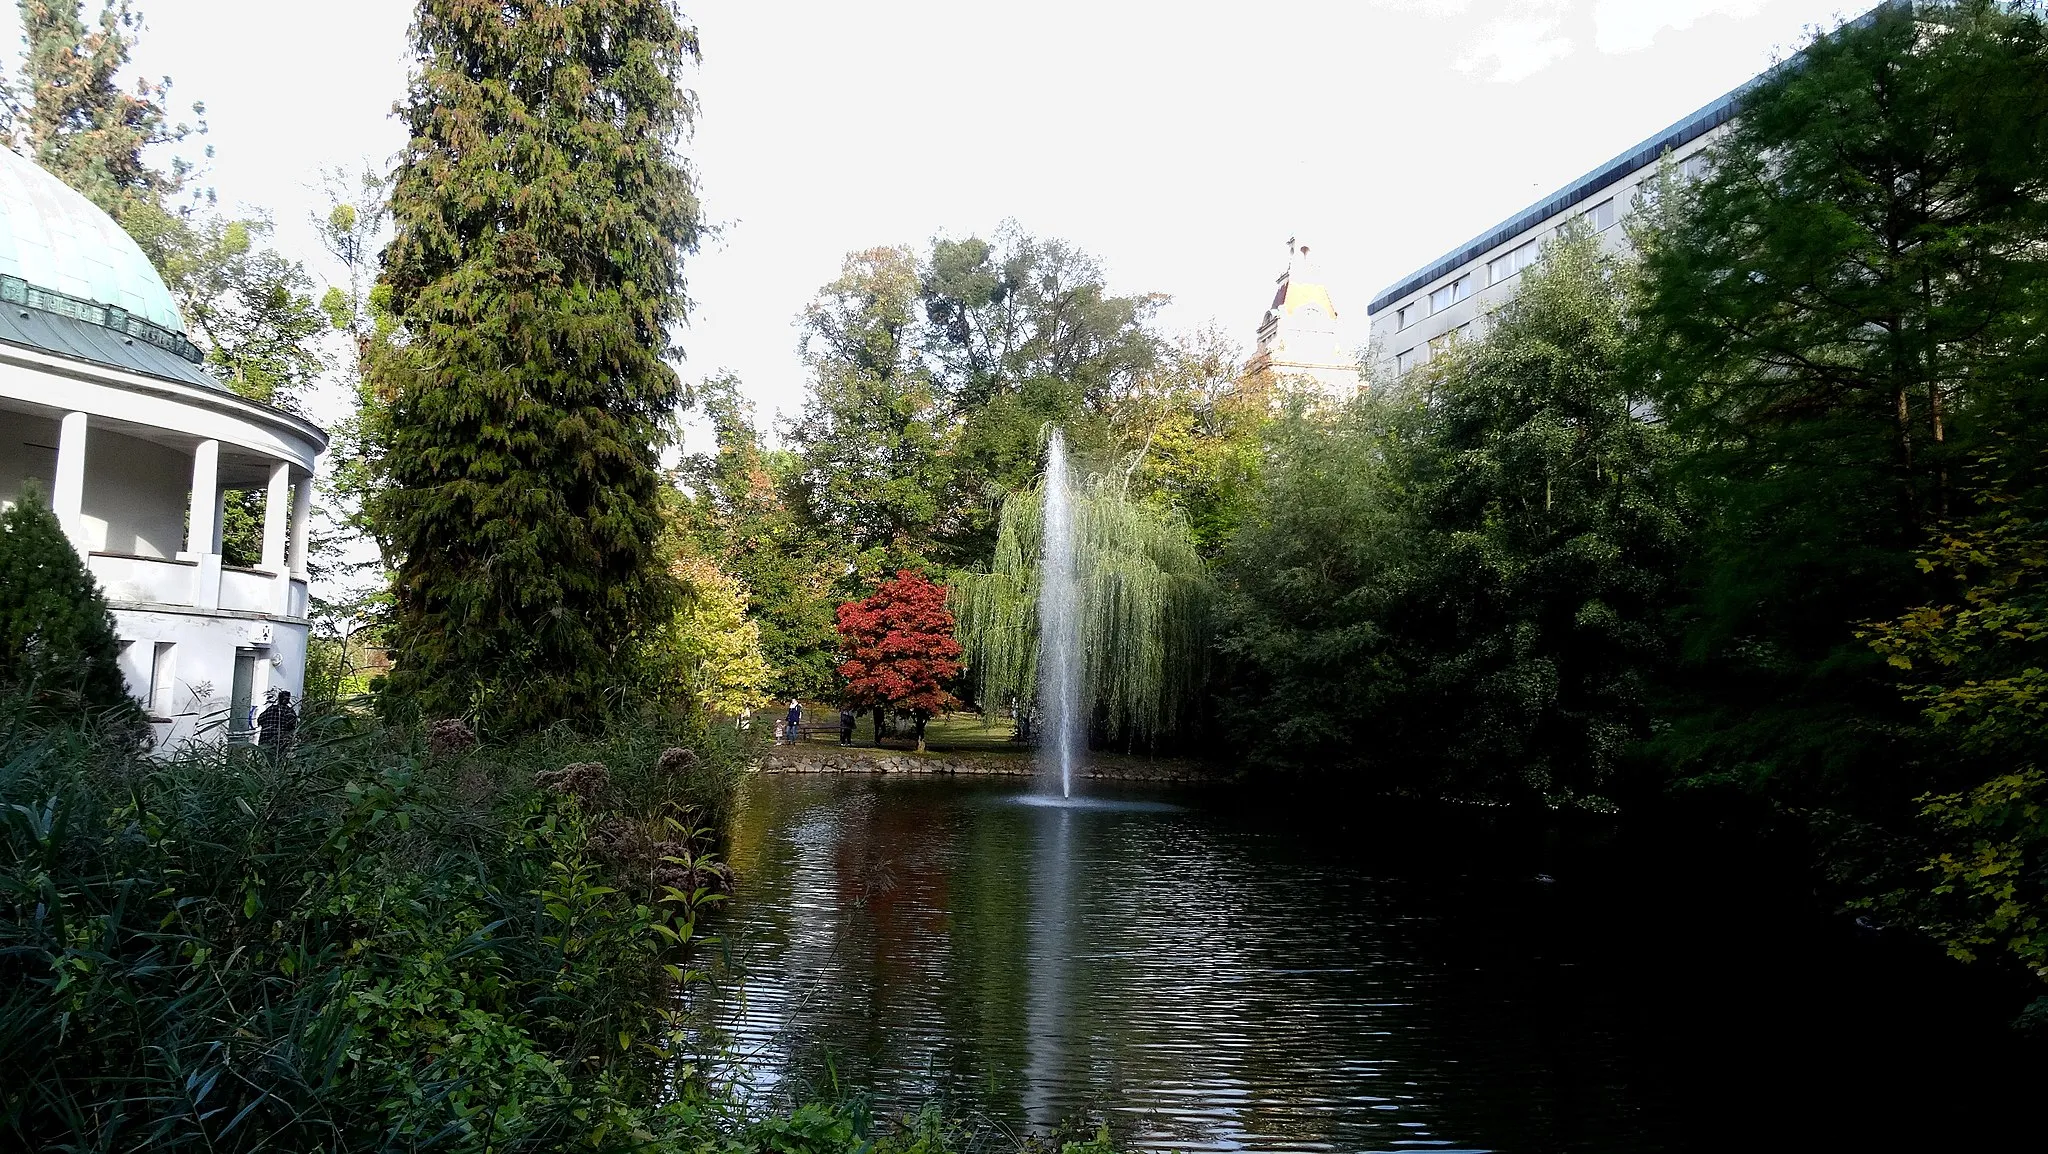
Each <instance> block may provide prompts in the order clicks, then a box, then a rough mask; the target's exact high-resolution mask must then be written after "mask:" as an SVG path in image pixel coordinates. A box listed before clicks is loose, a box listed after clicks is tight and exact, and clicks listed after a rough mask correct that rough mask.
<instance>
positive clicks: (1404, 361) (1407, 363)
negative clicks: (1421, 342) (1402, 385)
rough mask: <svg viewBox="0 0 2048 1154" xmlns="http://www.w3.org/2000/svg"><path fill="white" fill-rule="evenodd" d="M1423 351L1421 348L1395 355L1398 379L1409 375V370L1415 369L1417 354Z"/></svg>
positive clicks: (1395, 370) (1395, 372)
mask: <svg viewBox="0 0 2048 1154" xmlns="http://www.w3.org/2000/svg"><path fill="white" fill-rule="evenodd" d="M1421 351H1422V350H1420V349H1419V348H1418V349H1407V350H1405V351H1403V352H1399V353H1396V354H1394V375H1395V376H1397V377H1398V376H1406V375H1408V370H1409V369H1412V368H1414V367H1415V359H1416V354H1417V353H1419V352H1421Z"/></svg>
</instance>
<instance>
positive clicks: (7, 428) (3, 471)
mask: <svg viewBox="0 0 2048 1154" xmlns="http://www.w3.org/2000/svg"><path fill="white" fill-rule="evenodd" d="M57 428H58V425H57V421H56V420H55V419H46V418H43V417H34V416H30V415H29V414H27V413H14V412H8V411H7V410H5V409H0V509H7V508H12V507H13V506H14V502H15V501H16V500H18V499H20V497H21V486H22V482H24V481H27V480H31V479H33V480H35V481H37V482H39V483H41V485H42V486H43V500H44V501H48V500H49V499H50V490H51V488H52V487H53V486H55V485H56V483H57V448H56V445H57Z"/></svg>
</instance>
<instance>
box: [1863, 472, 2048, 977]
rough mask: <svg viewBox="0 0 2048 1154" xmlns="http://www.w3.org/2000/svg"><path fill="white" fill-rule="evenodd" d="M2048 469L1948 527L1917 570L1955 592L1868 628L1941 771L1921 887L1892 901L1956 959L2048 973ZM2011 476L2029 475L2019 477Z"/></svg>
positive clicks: (1924, 828) (1926, 825)
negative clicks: (2043, 492)
mask: <svg viewBox="0 0 2048 1154" xmlns="http://www.w3.org/2000/svg"><path fill="white" fill-rule="evenodd" d="M2044 478H2048V467H2044V465H2043V464H2042V463H2038V462H2037V463H2036V465H2035V467H2034V468H2033V469H2031V470H2029V471H2028V472H2027V473H2025V474H2023V475H2022V476H2021V477H2019V478H2016V479H2008V481H2007V483H2004V484H1998V485H1996V486H1994V492H1993V493H1992V494H1990V495H1987V497H1986V502H1985V503H1986V511H1985V513H1984V514H1983V515H1982V516H1980V517H1978V518H1977V519H1975V520H1974V521H1973V522H1970V523H1965V524H1954V525H1950V526H1946V527H1945V528H1944V529H1943V530H1942V531H1941V532H1940V533H1938V535H1937V541H1936V543H1935V545H1934V547H1933V548H1932V549H1931V550H1930V551H1929V552H1928V553H1927V554H1926V555H1925V556H1924V557H1922V558H1921V561H1920V565H1921V568H1922V569H1924V570H1925V571H1927V572H1928V573H1930V574H1933V575H1935V576H1937V577H1938V578H1940V579H1941V580H1942V581H1943V583H1944V584H1945V585H1946V586H1947V587H1948V588H1949V589H1952V590H1954V591H1955V592H1956V594H1957V598H1956V600H1954V601H1950V602H1945V603H1931V604H1928V605H1923V606H1919V607H1916V608H1914V609H1912V610H1910V611H1908V612H1906V613H1904V614H1902V615H1901V616H1899V617H1898V618H1896V619H1894V620H1891V621H1888V622H1882V623H1879V624H1877V625H1875V626H1873V627H1872V628H1871V629H1870V630H1869V631H1868V632H1867V633H1866V634H1865V637H1866V639H1867V640H1868V641H1869V643H1870V645H1871V647H1872V648H1873V649H1874V650H1876V652H1877V653H1879V654H1880V655H1882V656H1883V657H1884V658H1885V660H1886V662H1887V664H1888V665H1889V666H1891V667H1892V668H1893V669H1895V670H1897V671H1899V673H1900V675H1901V676H1902V678H1903V679H1904V687H1905V692H1906V697H1907V699H1908V700H1909V701H1911V702H1912V703H1913V704H1915V705H1918V706H1919V707H1920V708H1921V710H1922V717H1923V718H1924V719H1925V722H1926V724H1927V726H1928V729H1929V738H1930V741H1931V744H1932V745H1933V746H1934V748H1935V749H1936V750H1938V751H1939V754H1940V763H1941V765H1942V768H1941V770H1940V772H1939V774H1938V776H1936V777H1934V779H1933V780H1932V781H1930V783H1929V784H1930V785H1933V786H1934V787H1935V788H1933V789H1932V790H1930V791H1929V792H1928V793H1925V794H1923V795H1921V796H1920V797H1919V798H1918V799H1916V800H1917V802H1918V804H1919V806H1920V812H1919V817H1920V819H1921V822H1920V831H1919V832H1920V833H1921V835H1922V837H1923V838H1924V840H1925V841H1927V842H1929V843H1931V844H1930V846H1929V849H1928V860H1926V861H1925V863H1924V864H1923V865H1922V866H1921V873H1922V874H1923V875H1925V878H1926V882H1925V883H1923V884H1920V885H1916V886H1913V887H1910V888H1908V887H1901V888H1899V889H1896V890H1894V891H1893V892H1891V893H1890V894H1889V895H1887V896H1886V898H1885V900H1884V902H1883V903H1882V904H1883V905H1885V906H1887V907H1890V908H1892V909H1894V910H1896V911H1898V912H1900V913H1901V915H1902V916H1905V917H1909V918H1910V919H1911V920H1913V921H1914V922H1916V923H1917V924H1919V925H1921V926H1923V927H1925V928H1926V929H1927V930H1928V932H1930V933H1932V934H1933V935H1934V936H1935V937H1936V938H1937V939H1938V940H1939V941H1941V942H1942V944H1943V945H1945V946H1946V947H1947V948H1948V951H1949V952H1950V953H1951V954H1953V955H1954V956H1956V957H1958V958H1960V959H1962V960H1964V961H1971V960H1974V959H1975V958H1976V957H1977V956H1978V955H1979V953H1980V952H1981V951H1983V950H1986V949H1997V950H2002V951H2005V952H2008V953H2010V954H2011V955H2012V956H2013V957H2015V958H2016V959H2017V960H2018V961H2019V962H2020V963H2021V964H2022V965H2024V966H2025V967H2026V968H2027V969H2028V970H2029V971H2031V972H2032V973H2033V974H2034V975H2035V976H2036V977H2037V978H2040V979H2042V980H2044V981H2048V672H2044V670H2043V668H2042V666H2043V661H2042V657H2041V653H2040V647H2041V642H2042V641H2043V640H2044V639H2048V522H2044V521H2043V519H2042V513H2041V510H2040V508H2039V504H2038V500H2033V501H2029V502H2026V503H2022V502H2021V501H2019V500H2017V499H2015V498H2014V497H2013V496H2011V495H2010V492H2011V490H2014V489H2020V488H2024V489H2025V490H2029V491H2031V492H2033V493H2035V494H2038V492H2039V491H2040V487H2041V481H2042V480H2043V479H2044ZM2012 480H2019V481H2022V482H2025V484H2024V485H2019V484H2013V483H2011V481H2012Z"/></svg>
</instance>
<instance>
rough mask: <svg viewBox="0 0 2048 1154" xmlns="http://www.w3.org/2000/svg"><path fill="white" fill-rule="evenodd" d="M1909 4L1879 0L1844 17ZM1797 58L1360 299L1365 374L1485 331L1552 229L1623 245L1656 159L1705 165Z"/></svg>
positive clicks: (1424, 359) (1418, 359)
mask: <svg viewBox="0 0 2048 1154" xmlns="http://www.w3.org/2000/svg"><path fill="white" fill-rule="evenodd" d="M1912 3H1913V0H1885V3H1882V4H1879V5H1878V6H1877V7H1876V8H1873V9H1871V10H1870V11H1869V12H1866V13H1865V14H1864V15H1862V16H1860V17H1858V18H1857V19H1855V20H1854V21H1851V23H1850V26H1852V27H1853V26H1857V25H1862V24H1865V23H1867V22H1869V21H1871V20H1873V19H1875V17H1876V15H1877V13H1879V12H1881V11H1883V10H1885V9H1886V8H1888V7H1893V6H1897V5H1910V4H1912ZM1800 59H1801V57H1800V56H1798V55H1795V56H1793V57H1792V58H1790V59H1789V60H1787V61H1785V62H1784V63H1782V64H1779V65H1777V66H1775V67H1773V68H1772V69H1771V70H1770V71H1767V72H1765V73H1764V74H1763V75H1761V76H1758V77H1756V78H1754V79H1752V80H1750V81H1748V82H1747V83H1745V84H1743V85H1742V86H1741V87H1739V88H1737V89H1736V90H1735V91H1733V92H1730V93H1729V94H1728V95H1726V96H1723V97H1721V98H1720V99H1719V100H1716V101H1714V102H1713V103H1711V104H1708V105H1707V106H1706V107H1704V108H1701V109H1700V110H1698V111H1697V112H1694V113H1693V114H1692V115H1690V116H1687V117H1684V118H1683V119H1681V120H1679V121H1678V122H1677V123H1675V124H1672V125H1671V126H1670V127H1668V128H1666V129H1665V130H1664V131H1662V132H1659V133H1657V134H1655V135H1654V136H1651V137H1650V138H1649V139H1647V140H1644V141H1642V142H1640V143H1638V144H1637V145H1636V146H1635V147H1633V148H1631V149H1629V150H1628V151H1626V152H1623V153H1622V154H1621V155H1619V156H1617V157H1615V158H1614V159H1612V160H1609V161H1608V162H1607V163H1605V164H1602V165H1600V166H1599V167H1598V168H1595V169H1594V170H1593V171H1591V172H1589V173H1587V174H1586V175H1584V176H1582V177H1580V178H1579V179H1577V180H1575V181H1573V182H1572V183H1570V184H1568V185H1566V186H1565V187H1564V188H1562V189H1559V190H1558V191H1557V192H1556V193H1553V194H1552V195H1551V196H1549V197H1547V198H1545V199H1544V200H1542V201H1539V202H1538V203H1536V204H1533V205H1531V206H1529V207H1528V208H1526V209H1523V210H1522V211H1521V212H1518V213H1516V214H1515V215H1514V216H1511V217H1509V218H1508V219H1507V220H1504V221H1502V222H1501V223H1500V224H1498V225H1495V226H1494V227H1493V228H1490V229H1488V230H1487V231H1485V232H1483V233H1481V234H1479V235H1478V236H1476V237H1473V238H1472V239H1471V240H1469V241H1467V242H1465V243H1464V244H1463V245H1460V246H1459V247H1458V248H1456V249H1453V250H1452V251H1450V252H1448V253H1445V254H1444V255H1443V256H1441V257H1439V258H1437V259H1436V260H1434V261H1432V262H1430V263H1429V264H1428V265H1426V266H1424V267H1422V268H1420V269H1417V270H1416V271H1414V272H1413V273H1410V274H1409V275H1408V276H1405V277H1403V278H1401V279H1400V280H1399V281H1396V282H1395V283H1394V284H1392V285H1389V286H1388V287H1387V288H1386V289H1384V290H1382V291H1381V292H1380V293H1379V294H1378V295H1377V296H1375V297H1373V299H1372V302H1371V303H1370V304H1368V305H1367V306H1366V316H1367V317H1368V318H1369V320H1370V323H1371V328H1372V338H1371V345H1370V348H1371V350H1372V357H1373V363H1372V365H1371V370H1372V375H1373V377H1374V378H1375V379H1384V378H1386V377H1388V376H1400V375H1402V374H1404V373H1408V372H1411V371H1413V370H1414V369H1416V368H1418V367H1420V366H1421V365H1425V364H1427V363H1429V358H1430V356H1431V355H1432V354H1433V353H1434V352H1436V351H1437V350H1440V349H1442V348H1443V347H1444V346H1445V345H1446V344H1448V343H1449V342H1452V341H1457V340H1466V339H1473V338H1476V337H1479V336H1481V335H1483V334H1484V332H1485V326H1486V323H1487V322H1486V318H1487V317H1488V316H1489V315H1490V314H1491V313H1492V312H1493V310H1495V309H1497V308H1499V307H1500V306H1501V305H1502V304H1504V303H1505V302H1506V301H1507V300H1508V298H1509V297H1511V296H1513V295H1514V292H1515V287H1516V286H1517V285H1518V284H1519V283H1520V276H1521V273H1522V271H1523V270H1524V269H1527V268H1529V267H1530V266H1531V265H1533V264H1535V263H1536V261H1537V260H1538V258H1540V257H1541V255H1542V250H1543V243H1544V242H1545V241H1547V240H1550V239H1551V238H1552V237H1554V236H1556V235H1557V231H1558V229H1560V228H1562V227H1565V226H1567V225H1570V224H1572V223H1574V222H1580V223H1583V225H1584V226H1585V227H1586V228H1587V229H1588V230H1590V231H1591V232H1592V233H1593V234H1594V235H1596V236H1598V237H1599V238H1600V241H1601V244H1602V245H1603V246H1605V247H1606V248H1608V249H1610V250H1613V249H1620V248H1624V247H1626V246H1627V244H1628V234H1627V231H1626V230H1625V229H1624V228H1622V227H1620V226H1621V225H1622V224H1623V223H1625V222H1626V221H1627V220H1628V217H1629V216H1630V214H1632V213H1634V212H1636V211H1637V210H1638V209H1639V208H1641V207H1642V206H1643V205H1645V204H1646V203H1648V202H1649V198H1651V197H1654V196H1655V195H1656V190H1657V188H1658V181H1659V174H1660V173H1661V172H1662V171H1663V166H1664V165H1665V164H1666V163H1669V164H1670V165H1671V166H1672V167H1673V169H1674V170H1675V175H1676V176H1677V177H1678V178H1680V179H1691V178H1694V177H1696V176H1698V175H1699V174H1700V173H1702V172H1703V171H1705V167H1706V164H1707V156H1706V153H1707V150H1708V149H1709V148H1711V147H1712V145H1713V143H1714V141H1715V140H1716V139H1718V138H1719V137H1721V136H1722V135H1724V134H1725V133H1726V132H1727V128H1728V124H1729V122H1730V121H1732V120H1734V119H1735V114H1736V111H1737V109H1738V107H1739V106H1740V105H1741V102H1742V97H1743V96H1744V94H1746V93H1747V92H1748V91H1749V90H1750V89H1752V88H1754V87H1756V86H1757V85H1758V84H1761V83H1763V82H1764V81H1765V80H1766V79H1768V78H1769V77H1771V76H1772V75H1773V74H1775V73H1776V72H1777V71H1778V69H1781V68H1796V67H1798V66H1799V62H1800Z"/></svg>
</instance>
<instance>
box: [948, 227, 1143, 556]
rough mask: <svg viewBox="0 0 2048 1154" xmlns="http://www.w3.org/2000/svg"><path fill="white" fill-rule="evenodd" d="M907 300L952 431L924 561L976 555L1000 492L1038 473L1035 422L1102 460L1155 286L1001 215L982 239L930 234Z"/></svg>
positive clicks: (986, 542) (993, 528)
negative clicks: (945, 482) (913, 295)
mask: <svg viewBox="0 0 2048 1154" xmlns="http://www.w3.org/2000/svg"><path fill="white" fill-rule="evenodd" d="M918 299H919V301H920V303H921V304H922V312H923V318H922V319H923V325H922V326H921V331H920V332H919V333H918V334H917V337H916V340H917V344H918V347H919V348H920V350H921V351H922V354H923V363H924V364H925V365H926V366H927V371H928V372H929V374H930V377H931V380H932V383H933V387H934V389H935V391H936V393H937V395H938V396H939V397H940V398H941V400H942V402H943V405H944V407H945V409H946V410H947V412H948V413H949V414H950V422H951V423H952V427H953V436H954V440H953V444H952V459H953V476H954V478H955V481H956V485H955V488H954V489H953V491H952V492H951V493H950V494H948V498H947V500H948V504H949V506H950V508H949V511H948V517H947V524H946V528H945V532H944V534H943V536H944V545H945V549H944V551H943V552H942V554H941V555H940V556H939V557H938V558H936V559H937V560H941V561H943V562H945V563H948V564H953V565H965V564H970V563H978V562H980V561H982V560H983V559H985V558H987V557H988V556H989V555H990V554H991V553H992V552H993V550H994V546H995V536H996V532H997V522H998V520H999V517H1000V511H1001V508H1002V503H1003V499H1004V496H1005V495H1006V494H1008V493H1011V492H1014V491H1016V490H1019V489H1023V488H1027V487H1029V486H1030V485H1031V483H1032V481H1033V479H1034V478H1035V477H1036V475H1037V473H1038V466H1039V449H1040V443H1041V437H1042V431H1043V429H1044V428H1045V426H1046V425H1048V424H1051V425H1053V426H1056V427H1058V428H1060V429H1062V430H1063V431H1064V432H1065V434H1066V437H1067V443H1068V445H1069V447H1070V448H1071V449H1072V450H1073V451H1074V452H1075V454H1076V456H1077V457H1078V458H1079V459H1082V460H1088V459H1095V460H1106V459H1107V458H1108V455H1109V453H1108V448H1109V430H1108V428H1107V420H1106V415H1107V414H1108V413H1109V412H1110V410H1112V409H1113V408H1114V407H1115V406H1116V404H1117V403H1118V401H1119V399H1120V398H1121V397H1123V396H1124V395H1125V394H1126V393H1128V392H1129V391H1131V390H1132V389H1133V388H1135V387H1136V386H1137V384H1138V382H1139V381H1140V379H1141V378H1142V377H1144V376H1145V375H1146V374H1147V373H1148V372H1150V371H1151V370H1152V369H1153V368H1154V366H1155V365H1156V364H1157V363H1158V361H1159V359H1160V355H1161V354H1160V349H1161V342H1160V340H1159V338H1158V336H1157V335H1156V334H1155V333H1154V332H1153V330H1152V328H1151V322H1152V317H1153V314H1154V313H1155V312H1156V311H1157V310H1158V308H1159V307H1160V306H1161V305H1163V304H1164V303H1165V302H1166V299H1167V298H1166V297H1164V296H1162V295H1160V294H1156V293H1151V294H1140V295H1136V296H1117V295H1114V294H1112V293H1111V292H1110V291H1109V286H1108V281H1107V278H1106V277H1105V276H1104V274H1103V271H1102V265H1101V263H1100V262H1099V261H1097V260H1096V259H1095V258H1094V257H1093V256H1090V255H1089V254H1087V253H1085V252H1083V251H1081V250H1080V249H1079V248H1077V247H1075V246H1074V245H1073V244H1072V243H1070V242H1068V241H1064V240H1060V239H1058V238H1052V237H1034V236H1031V235H1030V234H1028V233H1026V232H1025V231H1024V230H1023V229H1022V228H1020V227H1018V226H1017V224H1016V223H1015V222H1013V221H1011V222H1005V223H1004V224H1003V225H1002V226H1001V227H999V228H998V229H996V231H995V234H994V236H993V238H992V239H988V240H984V239H982V238H981V237H975V236H970V237H967V238H966V239H964V240H957V241H956V240H946V239H943V238H942V239H939V240H935V241H934V242H933V243H932V248H931V252H930V254H929V255H928V257H927V258H926V259H925V261H924V262H923V265H922V267H921V269H920V275H919V283H918Z"/></svg>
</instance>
